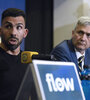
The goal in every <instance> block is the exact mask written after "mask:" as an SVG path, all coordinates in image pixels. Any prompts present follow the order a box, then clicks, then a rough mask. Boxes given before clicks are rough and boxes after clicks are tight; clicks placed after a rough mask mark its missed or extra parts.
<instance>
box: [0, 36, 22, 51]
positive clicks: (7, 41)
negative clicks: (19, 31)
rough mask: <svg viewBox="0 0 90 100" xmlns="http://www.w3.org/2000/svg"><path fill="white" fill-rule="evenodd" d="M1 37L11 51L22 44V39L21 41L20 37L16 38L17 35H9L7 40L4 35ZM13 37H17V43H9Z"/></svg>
mask: <svg viewBox="0 0 90 100" xmlns="http://www.w3.org/2000/svg"><path fill="white" fill-rule="evenodd" d="M1 38H2V43H3V44H4V45H5V47H6V48H7V49H8V50H11V51H13V50H15V49H17V48H18V46H20V44H21V43H22V40H21V41H19V39H18V38H16V37H14V36H11V37H9V38H8V39H7V40H6V39H5V38H4V37H3V36H2V37H1ZM12 38H13V39H15V40H16V41H17V44H10V43H9V41H10V39H12Z"/></svg>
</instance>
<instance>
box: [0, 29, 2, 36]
mask: <svg viewBox="0 0 90 100" xmlns="http://www.w3.org/2000/svg"><path fill="white" fill-rule="evenodd" d="M1 33H2V29H1V27H0V36H1Z"/></svg>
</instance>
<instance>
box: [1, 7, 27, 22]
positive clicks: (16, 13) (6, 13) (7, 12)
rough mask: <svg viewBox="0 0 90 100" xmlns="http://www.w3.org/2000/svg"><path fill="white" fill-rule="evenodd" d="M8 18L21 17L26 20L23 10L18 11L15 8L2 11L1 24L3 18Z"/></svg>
mask: <svg viewBox="0 0 90 100" xmlns="http://www.w3.org/2000/svg"><path fill="white" fill-rule="evenodd" d="M10 16H11V17H17V16H22V17H23V18H24V20H25V19H26V18H25V13H24V11H23V10H20V9H17V8H8V9H6V10H5V11H3V13H2V18H1V22H2V21H3V19H4V18H5V17H10Z"/></svg>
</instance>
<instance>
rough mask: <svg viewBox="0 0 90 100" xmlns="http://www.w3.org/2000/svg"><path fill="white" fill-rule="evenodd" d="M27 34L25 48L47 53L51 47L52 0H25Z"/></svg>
mask: <svg viewBox="0 0 90 100" xmlns="http://www.w3.org/2000/svg"><path fill="white" fill-rule="evenodd" d="M26 26H27V28H28V29H29V34H28V36H27V38H26V39H25V50H28V51H37V52H39V53H43V54H48V53H50V52H51V50H52V48H53V0H26Z"/></svg>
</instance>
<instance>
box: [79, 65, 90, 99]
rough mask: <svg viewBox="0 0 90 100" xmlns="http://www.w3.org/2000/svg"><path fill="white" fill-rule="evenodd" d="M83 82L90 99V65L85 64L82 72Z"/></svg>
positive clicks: (85, 93) (84, 89) (86, 96)
mask: <svg viewBox="0 0 90 100" xmlns="http://www.w3.org/2000/svg"><path fill="white" fill-rule="evenodd" d="M81 84H82V88H83V91H84V95H85V98H86V100H90V66H84V70H83V71H82V72H81Z"/></svg>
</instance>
